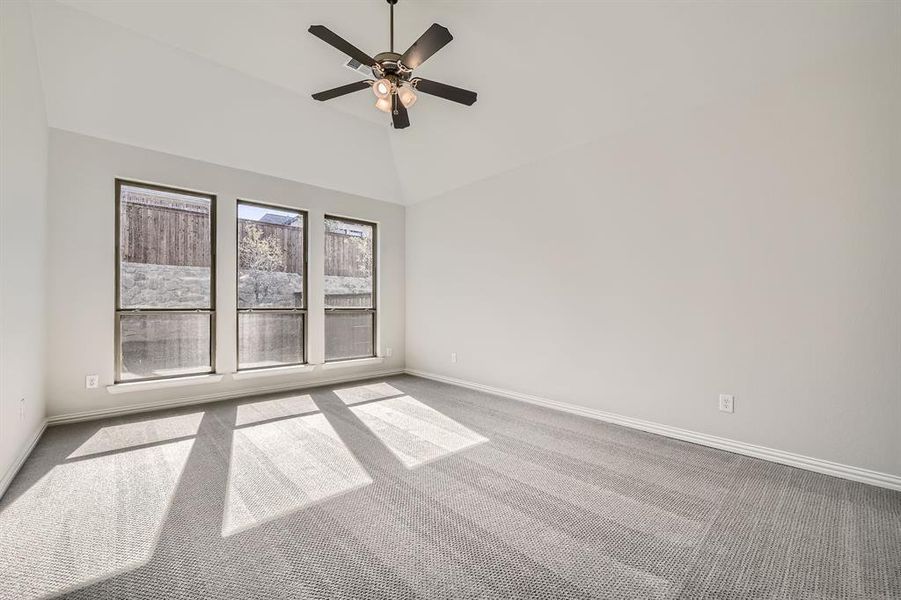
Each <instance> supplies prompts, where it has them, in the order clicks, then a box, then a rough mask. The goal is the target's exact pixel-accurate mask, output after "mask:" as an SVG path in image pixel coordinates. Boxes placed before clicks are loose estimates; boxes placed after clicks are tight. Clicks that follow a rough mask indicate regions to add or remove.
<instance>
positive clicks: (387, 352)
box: [385, 348, 391, 358]
mask: <svg viewBox="0 0 901 600" xmlns="http://www.w3.org/2000/svg"><path fill="white" fill-rule="evenodd" d="M385 356H387V357H388V358H391V348H385Z"/></svg>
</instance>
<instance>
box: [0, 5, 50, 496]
mask: <svg viewBox="0 0 901 600" xmlns="http://www.w3.org/2000/svg"><path fill="white" fill-rule="evenodd" d="M0 25H2V33H0V36H2V72H0V73H2V74H0V494H2V492H3V487H4V486H3V483H4V482H5V476H7V475H8V473H9V469H10V468H11V467H13V466H14V463H15V462H16V459H17V458H18V457H19V456H20V454H21V453H22V451H23V450H24V449H25V447H26V445H27V443H28V441H29V440H30V439H31V438H32V437H33V435H34V434H35V432H36V431H37V428H38V427H39V426H40V424H41V423H42V422H43V419H44V385H43V376H44V325H45V303H44V300H45V281H46V265H45V249H44V246H45V240H46V230H47V222H46V215H47V202H46V189H47V119H46V116H45V114H44V95H43V92H42V90H41V81H40V76H39V72H38V63H37V56H36V54H35V48H34V39H33V38H32V27H31V14H30V12H29V7H28V5H27V4H26V3H24V2H6V1H4V2H2V3H0ZM23 398H24V403H23V402H22V399H23Z"/></svg>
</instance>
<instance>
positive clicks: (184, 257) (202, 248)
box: [119, 183, 213, 308]
mask: <svg viewBox="0 0 901 600" xmlns="http://www.w3.org/2000/svg"><path fill="white" fill-rule="evenodd" d="M212 204H213V201H212V198H211V197H209V196H195V195H192V194H180V193H178V192H172V191H163V190H158V189H153V188H149V187H143V186H139V185H133V184H125V183H123V184H122V185H121V186H120V189H119V261H120V262H119V308H212V296H211V294H210V273H211V268H210V266H211V264H212V235H211V231H210V214H211V212H212Z"/></svg>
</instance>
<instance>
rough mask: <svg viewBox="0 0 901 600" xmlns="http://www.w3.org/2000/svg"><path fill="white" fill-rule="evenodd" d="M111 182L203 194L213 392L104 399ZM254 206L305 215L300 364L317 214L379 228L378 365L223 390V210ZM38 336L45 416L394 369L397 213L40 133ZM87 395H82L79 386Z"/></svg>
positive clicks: (231, 228) (232, 294)
mask: <svg viewBox="0 0 901 600" xmlns="http://www.w3.org/2000/svg"><path fill="white" fill-rule="evenodd" d="M116 177H122V178H127V179H133V180H139V181H148V182H155V183H160V184H165V185H170V186H173V187H181V188H186V189H193V190H199V191H204V192H211V193H213V194H216V195H217V197H218V200H217V202H218V204H217V221H218V230H217V249H216V252H217V255H216V266H217V269H218V271H217V281H216V284H217V290H216V302H217V318H216V328H217V335H216V362H217V370H218V372H220V373H225V374H226V376H225V378H224V380H223V381H222V382H220V383H216V384H209V385H200V386H191V387H183V388H178V389H173V388H170V389H163V390H152V391H146V392H140V393H137V392H132V393H128V394H119V395H111V394H109V393H108V392H107V391H106V389H104V388H105V386H106V385H109V384H112V383H113V379H114V364H113V357H114V339H113V314H114V308H115V306H114V305H115V204H114V203H115V194H114V187H113V186H114V180H115V178H116ZM238 198H240V199H245V200H255V201H259V202H267V203H272V204H276V205H283V206H292V207H296V208H302V209H304V210H307V211H309V219H310V227H309V231H310V241H309V243H310V265H309V281H308V285H309V288H308V289H309V294H310V307H309V309H310V310H309V316H308V328H309V340H310V342H309V343H310V346H309V348H308V357H309V360H310V362H314V363H315V362H321V361H322V357H323V346H322V338H323V319H324V316H323V312H322V307H323V297H322V296H323V291H322V285H321V282H322V272H323V257H322V251H321V248H322V247H323V245H324V237H325V233H324V229H323V226H322V218H323V215H324V214H325V213H331V214H338V215H344V216H351V217H356V218H359V219H364V220H369V221H375V222H377V223H378V224H379V247H380V250H379V252H380V256H379V271H378V273H379V295H378V302H379V346H380V351H381V352H384V351H385V350H386V349H387V348H388V347H390V348H391V349H392V351H393V353H392V357H391V358H389V359H386V360H385V361H384V362H383V363H382V364H377V365H372V366H366V367H353V368H342V369H335V370H327V371H326V370H322V369H321V368H317V369H316V370H315V371H314V372H312V373H302V374H294V375H282V376H276V377H266V378H262V379H252V380H241V381H236V380H233V379H232V377H231V375H230V373H232V372H233V371H235V369H236V356H235V340H236V332H235V327H236V324H235V321H236V317H235V303H236V299H235V298H236V290H235V285H236V282H235V254H236V240H235V231H236V226H235V218H236V215H235V202H236V199H238ZM49 206H50V218H49V274H50V284H49V293H50V298H51V299H52V300H51V302H50V309H49V336H50V338H49V339H50V344H49V349H48V354H47V365H48V367H47V397H48V404H47V412H48V414H49V415H50V416H57V415H69V414H73V413H80V412H85V411H95V410H103V409H109V408H117V407H129V406H137V405H141V404H145V403H150V402H156V401H160V400H172V399H175V398H184V399H190V398H194V397H197V396H203V395H208V394H219V393H233V392H238V391H245V392H247V393H252V392H253V391H254V390H259V389H260V388H261V387H268V386H281V385H289V384H296V385H298V386H300V385H305V384H308V383H314V382H317V381H323V380H327V379H333V378H336V377H350V376H354V375H361V374H365V373H378V372H383V371H386V370H391V369H395V370H396V369H401V368H403V366H404V207H403V206H400V205H397V204H393V203H389V202H382V201H378V200H372V199H369V198H364V197H361V196H354V195H351V194H346V193H342V192H336V191H331V190H326V189H323V188H318V187H314V186H311V185H305V184H302V183H297V182H293V181H287V180H284V179H277V178H274V177H270V176H266V175H259V174H255V173H250V172H247V171H241V170H237V169H232V168H229V167H223V166H218V165H213V164H209V163H204V162H200V161H196V160H192V159H187V158H182V157H178V156H173V155H169V154H163V153H159V152H155V151H151V150H145V149H141V148H136V147H132V146H126V145H122V144H118V143H114V142H109V141H104V140H100V139H97V138H91V137H87V136H83V135H80V134H76V133H71V132H65V131H61V130H57V129H51V130H50V179H49ZM95 373H96V374H99V375H100V384H101V385H100V387H99V388H98V389H93V390H88V389H85V382H84V378H85V375H88V374H95Z"/></svg>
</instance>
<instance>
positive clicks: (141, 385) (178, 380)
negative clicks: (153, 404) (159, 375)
mask: <svg viewBox="0 0 901 600" xmlns="http://www.w3.org/2000/svg"><path fill="white" fill-rule="evenodd" d="M220 381H222V375H218V374H210V375H196V376H192V377H174V378H172V379H155V380H153V381H133V382H125V383H116V384H113V385H108V386H106V391H107V392H109V393H110V394H127V393H129V392H146V391H148V390H160V389H165V388H176V387H185V386H190V385H204V384H207V383H219V382H220Z"/></svg>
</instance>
